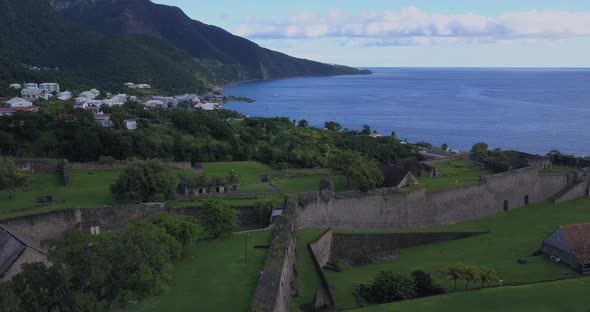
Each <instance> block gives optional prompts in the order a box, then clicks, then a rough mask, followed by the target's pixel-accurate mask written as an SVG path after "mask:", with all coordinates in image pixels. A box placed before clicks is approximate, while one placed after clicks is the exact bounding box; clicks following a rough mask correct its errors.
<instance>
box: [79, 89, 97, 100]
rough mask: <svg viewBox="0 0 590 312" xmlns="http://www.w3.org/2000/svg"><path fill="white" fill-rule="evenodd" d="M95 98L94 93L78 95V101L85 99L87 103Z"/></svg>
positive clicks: (86, 92) (85, 92) (87, 92)
mask: <svg viewBox="0 0 590 312" xmlns="http://www.w3.org/2000/svg"><path fill="white" fill-rule="evenodd" d="M96 97H97V95H94V93H93V92H90V91H84V92H82V93H80V94H79V95H78V99H82V98H85V99H86V100H87V101H90V100H94V99H95V98H96ZM78 99H76V100H78Z"/></svg>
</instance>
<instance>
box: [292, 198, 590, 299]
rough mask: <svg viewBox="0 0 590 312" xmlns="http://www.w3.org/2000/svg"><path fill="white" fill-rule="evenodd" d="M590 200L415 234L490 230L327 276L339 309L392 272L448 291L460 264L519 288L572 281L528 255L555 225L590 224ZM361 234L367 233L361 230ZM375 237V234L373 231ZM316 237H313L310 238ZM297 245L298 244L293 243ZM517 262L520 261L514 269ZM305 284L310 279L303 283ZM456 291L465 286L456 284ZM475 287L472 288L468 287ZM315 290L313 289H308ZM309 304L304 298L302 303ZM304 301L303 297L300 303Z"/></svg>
mask: <svg viewBox="0 0 590 312" xmlns="http://www.w3.org/2000/svg"><path fill="white" fill-rule="evenodd" d="M589 208H590V199H588V198H583V199H578V200H575V201H571V202H567V203H563V204H560V205H554V204H550V203H544V204H537V205H530V206H528V207H526V208H520V209H515V210H511V211H510V212H508V213H506V214H501V215H498V216H493V217H488V218H485V219H482V220H478V221H471V222H464V223H459V224H456V225H451V226H448V227H443V228H433V229H420V231H425V230H433V231H490V233H489V234H484V235H481V236H477V237H472V238H467V239H463V240H456V241H450V242H445V243H440V244H432V245H426V246H419V247H413V248H408V249H404V250H402V251H401V253H400V256H399V258H398V259H396V260H395V261H389V262H376V263H373V264H370V265H366V266H357V267H353V266H351V265H350V264H348V263H347V262H346V261H339V264H340V266H341V268H342V269H343V272H341V273H336V272H331V271H328V272H327V277H328V280H329V282H330V285H331V286H332V288H333V290H334V292H335V295H336V301H337V305H338V307H339V308H354V307H358V304H357V303H356V301H355V298H354V296H352V293H353V291H354V289H355V288H356V287H357V286H358V285H359V284H361V283H366V282H370V281H371V280H372V279H373V278H374V276H375V275H376V274H377V273H379V272H380V271H384V270H393V271H396V272H400V273H410V272H411V271H412V270H416V269H422V270H425V271H427V272H430V273H432V276H433V278H434V279H435V281H436V282H437V283H440V284H441V285H442V286H443V287H445V288H446V289H447V290H449V291H452V290H453V283H452V281H449V280H447V279H446V268H447V267H448V265H449V264H452V263H455V262H463V263H465V264H470V265H486V266H489V267H492V268H494V269H495V270H496V271H497V272H498V276H499V278H500V279H502V280H503V282H504V284H505V285H506V284H519V283H520V284H522V283H530V282H535V281H542V280H548V279H556V278H564V277H572V276H577V274H576V273H575V272H573V271H571V270H570V269H569V268H567V267H566V266H563V265H560V264H556V263H553V262H551V261H550V260H549V259H548V258H547V257H544V256H536V257H535V256H532V253H533V252H535V251H536V250H538V249H539V248H540V245H541V242H542V240H543V239H544V238H545V237H546V236H547V235H548V234H550V233H551V232H552V231H553V230H554V229H555V228H557V227H558V226H560V225H565V224H574V223H583V222H590V213H588V209H589ZM363 232H367V231H366V230H365V231H363ZM377 232H379V231H377ZM317 233H321V230H304V231H301V232H300V233H299V235H300V236H301V235H309V237H308V239H307V241H312V240H313V239H315V238H317V235H318V234H317ZM314 235H316V236H314ZM298 243H299V241H298ZM518 259H525V260H526V261H527V262H526V263H525V264H519V263H518V262H517V260H518ZM297 266H298V271H308V270H309V269H307V268H306V267H305V266H306V264H305V262H298V264H297ZM305 279H309V280H305ZM311 281H312V279H311V278H309V277H306V276H305V275H303V276H301V277H299V276H298V280H297V285H302V286H301V287H299V286H298V287H299V292H300V293H308V292H309V290H308V289H302V288H306V287H308V286H306V285H312V284H313V283H312V282H311ZM459 285H460V286H459V290H461V289H464V284H463V285H461V283H459ZM472 286H473V287H476V286H477V285H472ZM313 287H317V286H313ZM305 299H306V300H309V298H305ZM301 300H303V298H302V299H301Z"/></svg>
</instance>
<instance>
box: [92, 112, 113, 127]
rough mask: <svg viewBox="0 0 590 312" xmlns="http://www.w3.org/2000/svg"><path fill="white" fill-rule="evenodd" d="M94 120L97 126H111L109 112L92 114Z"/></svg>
mask: <svg viewBox="0 0 590 312" xmlns="http://www.w3.org/2000/svg"><path fill="white" fill-rule="evenodd" d="M94 120H95V121H96V123H97V124H98V125H99V126H101V127H103V128H110V127H112V126H113V122H112V121H111V115H109V114H94Z"/></svg>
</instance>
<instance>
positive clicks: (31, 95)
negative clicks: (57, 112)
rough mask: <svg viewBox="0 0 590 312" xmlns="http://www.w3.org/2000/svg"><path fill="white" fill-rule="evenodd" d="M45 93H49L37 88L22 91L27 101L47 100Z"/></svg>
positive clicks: (21, 93)
mask: <svg viewBox="0 0 590 312" xmlns="http://www.w3.org/2000/svg"><path fill="white" fill-rule="evenodd" d="M45 93H47V91H45V90H41V89H39V88H35V87H27V88H25V89H22V90H21V92H20V95H21V97H22V98H23V99H25V100H29V101H35V100H37V99H39V98H40V97H42V98H45V99H47V97H46V95H45Z"/></svg>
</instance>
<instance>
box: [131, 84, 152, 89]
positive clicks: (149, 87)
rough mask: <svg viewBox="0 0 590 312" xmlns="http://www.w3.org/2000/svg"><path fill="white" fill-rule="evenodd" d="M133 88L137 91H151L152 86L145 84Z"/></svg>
mask: <svg viewBox="0 0 590 312" xmlns="http://www.w3.org/2000/svg"><path fill="white" fill-rule="evenodd" d="M135 88H137V89H151V88H152V86H151V85H149V84H147V83H141V84H136V85H135Z"/></svg>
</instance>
